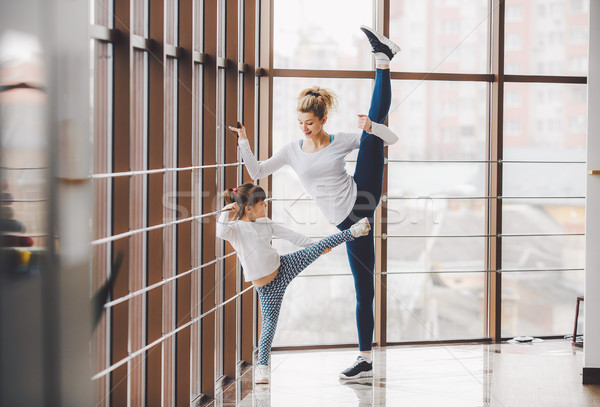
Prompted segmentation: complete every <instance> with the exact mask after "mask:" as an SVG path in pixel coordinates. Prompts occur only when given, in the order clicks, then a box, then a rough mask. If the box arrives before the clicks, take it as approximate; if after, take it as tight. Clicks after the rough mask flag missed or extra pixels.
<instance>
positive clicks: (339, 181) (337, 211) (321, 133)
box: [229, 26, 400, 379]
mask: <svg viewBox="0 0 600 407" xmlns="http://www.w3.org/2000/svg"><path fill="white" fill-rule="evenodd" d="M361 30H363V32H364V33H365V34H366V35H367V38H368V39H369V42H370V43H371V46H372V48H373V53H374V56H375V64H376V74H375V87H374V89H373V96H372V99H371V107H370V109H369V116H368V117H367V116H365V115H358V127H359V128H360V129H362V130H363V132H362V134H344V133H337V134H328V133H327V132H326V131H325V129H324V127H323V126H324V125H325V123H326V122H327V113H328V112H329V111H330V110H331V109H332V108H333V107H334V105H335V95H333V94H332V93H331V92H329V91H327V90H325V89H322V88H319V87H313V88H310V89H304V90H303V91H302V92H300V96H299V97H298V123H299V125H300V129H301V130H302V132H303V133H304V135H305V139H304V140H300V141H299V142H298V143H295V142H294V143H290V144H288V145H286V146H285V147H284V148H282V149H281V150H279V151H278V152H276V153H275V154H274V155H273V156H272V157H271V158H269V159H268V160H266V161H264V162H262V163H258V162H257V161H256V158H255V157H254V155H253V154H252V151H251V149H250V146H249V144H248V138H247V137H246V130H245V128H244V126H240V127H239V128H233V127H231V126H230V127H229V128H230V129H231V130H232V131H234V132H236V133H237V135H238V137H239V139H238V144H239V146H240V151H241V155H242V158H243V159H244V162H245V164H246V168H247V169H248V172H249V174H250V176H251V177H252V178H253V179H255V180H258V179H261V178H264V177H266V176H268V175H270V174H272V173H273V172H275V171H277V170H278V169H279V168H281V167H282V166H284V165H286V164H287V165H290V166H291V167H292V168H293V169H294V171H295V172H296V174H298V176H299V178H300V181H301V182H302V185H303V186H304V188H305V189H306V190H307V192H308V193H309V194H310V195H311V196H312V197H313V198H314V199H315V202H316V204H317V206H318V207H319V208H320V209H321V211H322V212H323V213H324V214H325V216H327V218H328V219H329V221H330V222H332V223H334V224H335V225H337V227H338V229H340V230H345V229H348V227H350V225H352V224H353V223H355V222H357V221H358V220H359V219H361V218H363V217H366V218H367V219H368V220H369V222H370V223H371V224H373V215H374V212H375V208H376V207H377V204H378V203H379V199H380V198H381V188H382V181H383V166H384V151H383V147H384V144H385V145H389V144H393V143H395V142H396V141H397V140H398V137H397V136H396V135H395V134H394V133H393V132H392V131H391V130H390V129H389V128H388V127H386V126H385V125H383V124H382V123H383V122H384V121H385V118H386V117H387V114H388V111H389V108H390V103H391V80H390V69H389V68H390V66H389V64H390V60H391V59H392V58H393V57H394V55H395V54H396V53H398V52H399V51H400V48H399V47H398V46H397V45H396V44H394V43H393V42H392V41H390V40H389V39H388V38H386V37H384V36H383V35H381V34H379V33H377V32H375V31H374V30H372V29H370V28H368V27H365V26H363V27H361ZM355 149H359V152H358V158H357V162H356V169H355V172H354V176H350V174H348V173H347V172H346V170H345V161H344V157H345V156H346V155H347V154H348V153H350V152H351V151H352V150H355ZM346 248H347V252H348V260H349V262H350V267H351V269H352V274H353V276H354V286H355V290H356V299H357V305H356V323H357V328H358V342H359V349H360V355H359V356H358V358H357V360H356V361H355V362H354V364H353V365H352V366H351V367H350V368H348V369H346V370H344V371H343V372H342V373H341V374H340V378H341V379H355V378H359V377H371V376H372V375H373V361H372V357H371V348H372V342H373V326H374V321H373V297H374V294H375V293H374V267H375V244H374V238H373V231H372V230H371V231H370V232H369V234H368V238H365V239H356V240H354V241H351V242H347V243H346Z"/></svg>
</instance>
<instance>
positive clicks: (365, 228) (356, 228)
mask: <svg viewBox="0 0 600 407" xmlns="http://www.w3.org/2000/svg"><path fill="white" fill-rule="evenodd" d="M370 230H371V225H370V224H369V219H367V218H362V219H361V220H359V221H358V222H356V223H355V224H354V225H352V226H350V233H351V234H352V236H354V237H360V236H366V235H368V234H369V231H370Z"/></svg>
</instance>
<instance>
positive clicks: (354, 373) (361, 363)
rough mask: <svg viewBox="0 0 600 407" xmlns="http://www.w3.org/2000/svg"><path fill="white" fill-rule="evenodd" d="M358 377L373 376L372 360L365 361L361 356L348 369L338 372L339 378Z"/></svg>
mask: <svg viewBox="0 0 600 407" xmlns="http://www.w3.org/2000/svg"><path fill="white" fill-rule="evenodd" d="M360 377H373V362H367V361H366V360H365V359H364V358H363V357H362V356H359V357H358V358H356V362H354V364H353V365H352V366H350V367H349V368H348V369H346V370H344V371H343V372H342V373H340V379H344V380H348V379H358V378H360Z"/></svg>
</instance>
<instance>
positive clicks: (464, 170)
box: [388, 163, 486, 198]
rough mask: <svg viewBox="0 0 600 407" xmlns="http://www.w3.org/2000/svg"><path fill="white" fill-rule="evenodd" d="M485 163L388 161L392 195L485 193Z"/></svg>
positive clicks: (467, 194) (474, 194) (428, 195)
mask: <svg viewBox="0 0 600 407" xmlns="http://www.w3.org/2000/svg"><path fill="white" fill-rule="evenodd" d="M485 171H486V165H485V164H465V163H390V164H389V165H388V187H389V195H390V196H392V197H398V196H400V197H415V198H416V197H424V198H426V197H430V196H431V197H434V196H480V197H481V196H486V193H485V173H486V172H485Z"/></svg>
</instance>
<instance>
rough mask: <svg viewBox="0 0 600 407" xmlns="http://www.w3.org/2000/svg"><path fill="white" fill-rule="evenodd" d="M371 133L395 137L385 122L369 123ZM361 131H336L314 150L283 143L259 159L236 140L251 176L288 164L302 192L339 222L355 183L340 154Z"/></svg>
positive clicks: (347, 209) (352, 197)
mask: <svg viewBox="0 0 600 407" xmlns="http://www.w3.org/2000/svg"><path fill="white" fill-rule="evenodd" d="M371 133H372V134H374V135H375V136H377V137H380V138H382V139H384V140H386V139H387V140H390V139H395V140H397V139H398V137H397V136H396V135H395V134H394V133H393V132H392V131H391V130H390V129H389V128H388V127H387V126H385V125H383V124H379V123H373V124H372V130H371ZM360 139H361V133H336V134H335V135H334V138H333V141H332V142H331V143H330V144H329V145H328V146H326V147H325V148H323V149H322V150H319V151H317V152H315V153H307V152H305V151H302V148H301V147H300V144H299V143H298V142H292V143H289V144H287V145H286V146H285V147H283V148H282V149H281V150H279V151H277V152H276V153H275V154H273V156H272V157H271V158H269V159H268V160H265V161H263V162H262V163H259V162H258V161H257V160H256V157H254V154H252V150H251V149H250V145H249V143H248V140H241V139H240V140H239V141H238V144H239V146H240V153H241V155H242V158H243V159H244V163H245V164H246V169H247V170H248V173H249V174H250V176H251V177H252V179H254V180H259V179H261V178H264V177H266V176H268V175H271V174H272V173H274V172H275V171H277V170H278V169H280V168H281V167H283V166H284V165H289V166H291V167H292V168H293V169H294V171H295V172H296V174H297V175H298V177H299V178H300V182H301V183H302V186H304V189H306V192H308V194H309V195H310V196H312V197H313V198H314V199H315V202H316V204H317V206H318V207H319V209H320V210H321V211H322V212H323V214H324V215H325V216H326V217H327V219H328V220H329V222H331V223H333V224H334V225H339V224H340V223H342V221H343V220H344V219H346V217H347V216H348V215H349V214H350V211H352V208H353V207H354V203H355V201H356V194H357V191H356V183H355V182H354V178H353V177H352V176H351V175H350V174H348V172H347V171H346V162H345V160H344V158H345V157H346V156H347V155H348V154H349V153H350V152H351V151H353V150H356V149H358V148H359V147H360Z"/></svg>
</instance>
